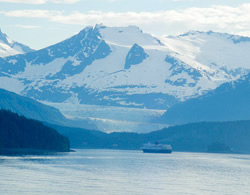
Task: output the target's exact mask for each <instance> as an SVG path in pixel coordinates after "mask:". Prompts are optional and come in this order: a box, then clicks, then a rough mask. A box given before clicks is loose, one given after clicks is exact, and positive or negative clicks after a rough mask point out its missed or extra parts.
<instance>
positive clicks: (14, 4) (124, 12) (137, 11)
mask: <svg viewBox="0 0 250 195" xmlns="http://www.w3.org/2000/svg"><path fill="white" fill-rule="evenodd" d="M97 23H98V24H99V23H103V24H104V25H107V26H128V25H136V26H138V27H140V28H141V29H142V30H143V31H144V32H147V33H152V34H155V35H176V34H181V33H185V32H187V31H190V30H200V31H209V30H213V31H218V32H227V33H234V34H241V35H245V36H250V0H247V1H246V0H245V1H244V0H0V28H1V29H2V31H3V32H4V33H6V34H7V35H8V36H9V37H10V38H11V39H13V40H16V41H19V42H21V43H24V44H26V45H28V46H30V47H32V48H34V49H40V48H43V47H46V46H49V45H51V44H54V43H56V42H59V41H62V40H64V39H66V38H68V37H70V36H72V35H74V34H76V33H78V32H79V31H80V30H82V29H83V28H84V27H86V26H89V25H91V26H94V25H95V24H97Z"/></svg>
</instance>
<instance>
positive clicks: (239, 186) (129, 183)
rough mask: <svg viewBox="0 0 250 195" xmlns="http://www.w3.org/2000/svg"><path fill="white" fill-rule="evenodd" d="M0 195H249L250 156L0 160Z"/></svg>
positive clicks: (109, 153) (121, 154)
mask: <svg viewBox="0 0 250 195" xmlns="http://www.w3.org/2000/svg"><path fill="white" fill-rule="evenodd" d="M0 194H15V195H16V194H32V195H33V194H86V195H91V194H93V195H95V194H97V195H98V194H108V195H111V194H119V195H120V194H126V195H129V194H132V195H134V194H143V195H144V194H150V195H154V194H157V195H158V194H164V195H165V194H168V195H169V194H199V195H205V194H219V195H222V194H228V195H233V194H235V195H242V194H250V155H234V154H205V153H180V152H175V153H173V154H143V153H142V152H141V151H116V150H77V152H73V153H69V154H63V155H54V156H24V157H6V156H0Z"/></svg>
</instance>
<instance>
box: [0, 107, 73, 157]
mask: <svg viewBox="0 0 250 195" xmlns="http://www.w3.org/2000/svg"><path fill="white" fill-rule="evenodd" d="M0 148H4V149H20V148H30V149H38V150H48V151H58V152H65V151H69V149H70V143H69V140H68V138H67V137H65V136H63V135H61V134H59V133H58V132H57V131H56V130H54V129H52V128H50V127H47V126H45V125H44V124H43V123H41V122H39V121H36V120H32V119H27V118H25V117H23V116H19V115H18V114H15V113H13V112H10V111H6V110H0Z"/></svg>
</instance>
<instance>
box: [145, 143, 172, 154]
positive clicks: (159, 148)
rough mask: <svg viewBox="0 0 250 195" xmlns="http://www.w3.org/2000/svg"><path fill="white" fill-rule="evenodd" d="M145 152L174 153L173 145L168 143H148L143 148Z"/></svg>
mask: <svg viewBox="0 0 250 195" xmlns="http://www.w3.org/2000/svg"><path fill="white" fill-rule="evenodd" d="M141 149H142V151H143V152H144V153H172V147H171V145H168V144H159V143H158V142H156V143H155V144H151V143H147V144H144V145H143V147H142V148H141Z"/></svg>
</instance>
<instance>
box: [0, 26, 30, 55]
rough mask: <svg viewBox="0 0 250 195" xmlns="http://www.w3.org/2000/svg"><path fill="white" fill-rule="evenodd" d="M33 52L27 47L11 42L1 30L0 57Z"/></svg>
mask: <svg viewBox="0 0 250 195" xmlns="http://www.w3.org/2000/svg"><path fill="white" fill-rule="evenodd" d="M31 51H33V50H32V49H31V48H29V47H28V46H26V45H23V44H21V43H18V42H16V41H13V40H11V39H10V38H9V37H8V36H7V35H6V34H5V33H3V32H2V31H1V29H0V57H5V56H10V55H16V54H21V53H27V52H31Z"/></svg>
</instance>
